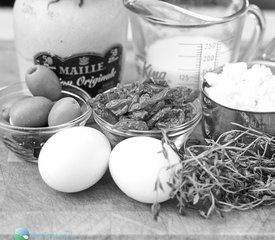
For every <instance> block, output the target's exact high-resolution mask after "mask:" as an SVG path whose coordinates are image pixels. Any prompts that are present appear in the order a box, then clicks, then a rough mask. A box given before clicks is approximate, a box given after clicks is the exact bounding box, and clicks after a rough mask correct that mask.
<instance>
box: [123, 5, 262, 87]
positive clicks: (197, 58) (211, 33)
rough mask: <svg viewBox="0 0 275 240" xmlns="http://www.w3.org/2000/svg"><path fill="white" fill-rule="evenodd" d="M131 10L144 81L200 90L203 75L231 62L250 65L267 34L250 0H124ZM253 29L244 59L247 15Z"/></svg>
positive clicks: (138, 61) (140, 70)
mask: <svg viewBox="0 0 275 240" xmlns="http://www.w3.org/2000/svg"><path fill="white" fill-rule="evenodd" d="M123 2H124V6H125V7H126V8H127V9H128V10H129V16H130V22H131V28H132V35H133V45H134V51H135V58H136V63H137V70H138V74H139V77H140V79H139V80H142V79H145V78H148V77H154V78H157V79H162V80H166V81H167V82H168V84H169V85H170V86H171V87H175V86H187V87H190V88H192V89H198V87H199V79H200V75H201V74H204V73H205V72H207V71H210V70H213V69H215V68H217V67H219V66H222V65H224V64H225V63H228V62H234V61H237V60H242V61H249V60H251V59H252V58H253V56H254V55H255V53H256V52H257V49H258V47H259V46H260V43H261V41H262V38H263V34H264V30H265V19H264V16H263V14H262V12H261V10H260V9H259V8H258V7H257V6H255V5H250V4H249V2H248V1H247V0H211V1H210V0H166V1H160V0H123ZM247 16H249V17H252V18H253V19H254V20H255V21H254V22H255V28H254V32H253V35H252V37H251V40H250V42H249V43H248V44H247V46H248V47H247V49H245V51H244V53H245V54H244V55H242V56H240V47H241V38H242V32H243V28H244V25H245V22H246V17H247Z"/></svg>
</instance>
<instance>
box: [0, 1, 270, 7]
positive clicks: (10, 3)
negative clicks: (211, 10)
mask: <svg viewBox="0 0 275 240" xmlns="http://www.w3.org/2000/svg"><path fill="white" fill-rule="evenodd" d="M14 1H15V0H1V2H0V6H2V7H5V6H6V7H11V6H13V3H14ZM249 2H250V3H251V4H252V3H253V4H256V5H258V6H259V7H260V8H263V9H270V8H273V9H275V0H250V1H249Z"/></svg>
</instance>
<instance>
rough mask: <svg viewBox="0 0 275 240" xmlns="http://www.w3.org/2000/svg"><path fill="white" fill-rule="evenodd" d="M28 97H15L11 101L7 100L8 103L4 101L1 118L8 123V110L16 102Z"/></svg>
mask: <svg viewBox="0 0 275 240" xmlns="http://www.w3.org/2000/svg"><path fill="white" fill-rule="evenodd" d="M26 97H29V96H17V97H14V98H12V99H9V100H8V101H6V102H5V103H4V104H3V105H2V108H1V114H2V118H3V119H4V120H5V121H7V122H9V119H10V109H11V107H12V105H13V104H15V103H16V102H17V101H19V100H22V99H23V98H26Z"/></svg>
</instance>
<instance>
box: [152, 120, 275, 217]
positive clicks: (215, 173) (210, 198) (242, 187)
mask: <svg viewBox="0 0 275 240" xmlns="http://www.w3.org/2000/svg"><path fill="white" fill-rule="evenodd" d="M234 125H236V126H237V127H238V129H237V130H231V131H228V132H225V133H223V134H222V135H221V136H220V137H219V138H218V139H217V140H216V141H213V140H210V141H208V144H205V145H193V146H189V147H187V148H186V149H185V152H184V154H180V153H178V154H179V157H180V159H181V162H180V166H177V167H174V169H175V170H174V171H173V174H172V175H171V179H170V181H169V182H168V185H169V186H170V187H171V189H172V190H171V194H170V196H171V198H174V199H177V205H178V209H179V212H180V213H181V214H184V213H185V209H186V208H188V207H191V208H195V209H197V210H198V211H199V213H200V214H201V215H202V216H203V217H205V218H208V217H209V216H211V215H212V214H213V213H215V212H217V213H219V214H221V215H223V213H224V212H228V211H231V210H233V209H236V210H248V209H252V208H255V207H257V206H260V205H271V204H274V203H275V138H274V137H272V136H269V135H268V134H265V133H262V132H259V131H256V130H254V129H251V128H247V127H244V126H241V125H238V124H235V123H234ZM163 139H164V140H163V141H164V142H166V143H167V144H169V145H170V146H171V147H172V148H173V149H174V146H173V144H171V141H169V139H168V137H167V135H166V133H165V131H163ZM163 146H164V145H163ZM164 151H165V149H164ZM154 206H156V208H154ZM153 210H154V211H153V212H154V216H155V217H157V216H158V214H159V211H160V206H159V204H157V203H156V204H154V205H153Z"/></svg>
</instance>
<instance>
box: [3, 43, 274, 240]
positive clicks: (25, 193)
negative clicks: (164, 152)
mask: <svg viewBox="0 0 275 240" xmlns="http://www.w3.org/2000/svg"><path fill="white" fill-rule="evenodd" d="M130 59H132V56H131V55H130V56H129V59H128V60H127V65H126V69H127V70H126V73H125V76H126V78H127V79H128V80H129V79H132V78H133V77H135V73H134V65H133V63H132V62H131V61H130ZM17 79H18V72H17V65H16V56H15V49H14V46H13V43H0V87H1V86H3V85H5V84H7V83H10V82H14V81H16V80H17ZM175 204H176V203H175V202H174V201H172V200H171V201H168V202H166V203H164V204H162V205H161V206H162V211H161V214H160V218H159V219H158V221H154V220H153V215H152V213H151V206H150V205H146V204H141V203H138V202H136V201H134V200H132V199H130V198H128V197H127V196H126V195H125V194H123V193H122V192H121V191H120V190H119V189H118V187H117V186H116V185H115V184H114V182H113V181H112V179H111V177H110V175H109V173H106V174H105V176H104V177H103V178H102V179H101V180H100V181H99V182H98V183H97V184H96V185H95V186H93V187H91V188H90V189H88V190H86V191H83V192H80V193H75V194H64V193H60V192H56V191H54V190H52V189H51V188H49V187H48V186H47V185H46V184H45V183H44V182H43V181H42V179H41V177H40V175H39V172H38V169H37V165H36V164H33V163H28V162H24V161H21V160H19V159H16V157H15V156H13V154H11V153H10V152H9V151H8V150H7V149H6V148H5V147H4V146H3V144H2V143H0V239H1V240H2V239H3V240H7V239H12V234H13V233H14V231H15V229H16V228H19V227H25V228H27V229H28V230H29V232H30V233H31V234H32V233H40V234H41V233H48V234H51V233H56V234H65V233H72V239H79V240H80V239H81V240H85V239H188V240H193V239H194V240H195V239H204V240H219V239H225V240H238V239H246V240H250V239H251V240H252V239H253V240H254V239H255V240H256V239H270V240H271V239H275V207H261V208H257V209H254V210H251V211H246V212H237V211H233V212H230V213H227V214H225V217H223V218H222V217H220V216H217V215H214V216H212V217H211V218H210V219H207V220H205V219H203V218H202V217H200V216H199V215H198V213H197V212H195V211H192V210H188V211H187V213H186V215H185V216H180V215H179V214H178V213H177V208H176V205H175ZM36 239H38V238H36Z"/></svg>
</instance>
